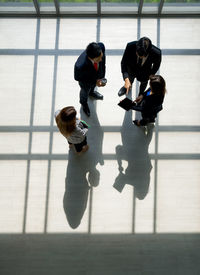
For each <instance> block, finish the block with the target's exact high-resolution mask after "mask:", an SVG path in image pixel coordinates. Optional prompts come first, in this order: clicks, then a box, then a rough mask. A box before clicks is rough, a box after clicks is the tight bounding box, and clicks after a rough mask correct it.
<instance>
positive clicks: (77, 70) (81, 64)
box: [74, 43, 106, 85]
mask: <svg viewBox="0 0 200 275" xmlns="http://www.w3.org/2000/svg"><path fill="white" fill-rule="evenodd" d="M98 44H99V46H100V47H101V49H102V52H103V57H102V61H101V62H99V68H98V71H96V70H95V68H94V66H93V64H92V62H91V60H89V59H88V57H87V55H86V51H84V52H82V54H81V55H80V56H79V58H78V59H77V61H76V63H75V66H74V79H75V80H77V81H79V82H81V83H83V84H87V85H95V84H96V81H97V79H101V78H104V76H105V59H106V58H105V46H104V44H103V43H98Z"/></svg>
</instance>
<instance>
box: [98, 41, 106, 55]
mask: <svg viewBox="0 0 200 275" xmlns="http://www.w3.org/2000/svg"><path fill="white" fill-rule="evenodd" d="M98 45H99V46H100V48H101V50H102V52H103V53H104V52H105V45H104V44H103V43H102V42H99V43H98Z"/></svg>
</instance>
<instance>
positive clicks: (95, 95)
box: [90, 91, 103, 100]
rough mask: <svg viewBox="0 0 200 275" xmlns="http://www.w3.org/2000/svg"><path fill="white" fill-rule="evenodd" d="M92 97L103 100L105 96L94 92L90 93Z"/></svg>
mask: <svg viewBox="0 0 200 275" xmlns="http://www.w3.org/2000/svg"><path fill="white" fill-rule="evenodd" d="M90 96H92V97H94V98H95V99H100V100H103V95H102V94H100V93H99V92H97V91H94V92H92V93H90Z"/></svg>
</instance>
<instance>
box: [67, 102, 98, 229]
mask: <svg viewBox="0 0 200 275" xmlns="http://www.w3.org/2000/svg"><path fill="white" fill-rule="evenodd" d="M89 106H90V108H91V110H92V112H93V114H94V115H93V116H92V118H90V119H89V120H88V123H89V124H90V125H91V128H90V131H89V132H88V136H87V138H88V141H89V142H90V144H91V145H90V150H88V151H87V152H86V153H85V154H83V155H81V156H80V157H78V156H77V155H75V154H73V152H72V150H70V151H69V158H68V166H67V175H66V181H65V194H64V198H63V207H64V211H65V214H66V217H67V220H68V223H69V225H70V226H71V227H72V228H74V229H75V228H77V227H78V226H79V225H80V223H81V219H82V217H83V215H84V212H85V210H86V207H87V200H88V191H89V190H91V189H92V187H95V186H98V184H99V180H100V173H99V171H98V170H97V168H96V166H97V164H98V163H100V164H101V165H102V164H103V157H102V141H103V131H102V129H101V127H100V124H99V121H98V118H97V114H96V112H95V108H94V105H93V103H91V101H90V100H89ZM81 117H82V118H83V119H85V114H84V113H81Z"/></svg>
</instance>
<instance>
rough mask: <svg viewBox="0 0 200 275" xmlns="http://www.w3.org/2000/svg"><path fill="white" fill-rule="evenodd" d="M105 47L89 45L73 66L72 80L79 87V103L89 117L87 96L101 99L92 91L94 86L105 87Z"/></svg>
mask: <svg viewBox="0 0 200 275" xmlns="http://www.w3.org/2000/svg"><path fill="white" fill-rule="evenodd" d="M104 76H105V46H104V44H103V43H95V42H92V43H90V44H89V45H88V46H87V48H86V50H85V51H84V52H83V53H82V54H81V55H80V56H79V57H78V59H77V61H76V63H75V66H74V78H75V80H77V81H78V82H79V85H80V88H81V90H80V103H81V104H82V107H83V111H84V112H85V113H86V115H87V116H90V109H89V107H88V104H87V100H88V96H92V97H93V98H95V99H101V100H102V99H103V95H101V94H100V93H98V92H97V91H95V90H94V88H95V87H96V86H98V87H102V86H105V85H106V84H105V82H104V81H103V78H104Z"/></svg>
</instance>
